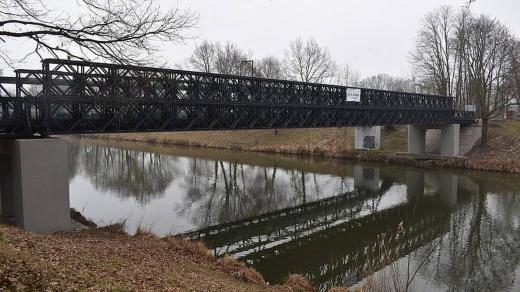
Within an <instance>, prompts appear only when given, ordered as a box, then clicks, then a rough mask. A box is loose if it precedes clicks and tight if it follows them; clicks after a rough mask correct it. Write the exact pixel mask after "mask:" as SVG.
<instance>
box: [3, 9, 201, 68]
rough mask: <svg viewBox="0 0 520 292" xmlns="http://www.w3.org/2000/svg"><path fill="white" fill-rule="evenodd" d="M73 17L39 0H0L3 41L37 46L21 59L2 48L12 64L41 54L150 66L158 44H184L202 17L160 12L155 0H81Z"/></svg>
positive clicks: (178, 11)
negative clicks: (15, 40)
mask: <svg viewBox="0 0 520 292" xmlns="http://www.w3.org/2000/svg"><path fill="white" fill-rule="evenodd" d="M76 5H77V6H76V7H75V8H74V11H75V12H77V13H76V14H75V15H70V14H68V13H66V12H65V11H56V10H55V9H50V8H48V7H47V6H46V3H44V2H43V1H41V0H0V40H2V41H3V42H4V43H5V41H6V40H7V39H9V38H11V39H26V40H29V41H31V42H32V43H33V44H34V48H33V49H32V50H31V51H30V52H29V53H28V54H27V55H26V56H25V57H22V58H20V59H19V60H14V59H12V58H10V57H9V52H8V50H7V48H6V47H5V45H4V47H1V48H0V58H2V59H3V60H4V61H5V62H6V63H7V64H9V65H11V66H12V64H13V63H16V62H17V61H21V60H23V59H25V58H26V57H27V56H29V55H32V54H37V55H38V56H39V57H40V58H44V57H45V56H44V55H46V54H49V55H50V56H53V57H60V56H61V57H64V56H67V57H73V58H78V59H82V60H87V59H90V58H95V59H106V60H110V61H113V62H117V63H125V64H128V63H131V64H148V65H149V64H150V63H152V62H155V61H156V59H155V58H154V57H155V55H156V53H157V51H158V47H157V46H156V42H158V41H173V42H182V41H183V40H185V38H186V37H187V33H188V30H189V29H191V28H193V27H194V25H195V24H196V23H197V20H198V17H197V16H196V15H195V14H193V13H192V12H191V11H189V10H180V9H161V8H160V7H159V6H158V5H157V4H156V3H155V1H153V0H111V1H104V0H78V1H77V2H76Z"/></svg>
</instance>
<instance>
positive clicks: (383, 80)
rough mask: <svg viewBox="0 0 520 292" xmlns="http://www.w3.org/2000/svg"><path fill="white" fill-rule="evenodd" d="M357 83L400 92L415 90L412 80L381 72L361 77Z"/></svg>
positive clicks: (367, 86) (362, 85)
mask: <svg viewBox="0 0 520 292" xmlns="http://www.w3.org/2000/svg"><path fill="white" fill-rule="evenodd" d="M359 85H360V86H361V87H366V88H373V89H379V90H392V91H401V92H413V91H415V90H414V89H415V88H414V86H415V85H414V83H413V81H412V80H410V79H405V78H401V77H393V76H390V75H388V74H382V73H380V74H377V75H373V76H370V77H367V78H364V79H362V80H361V81H360V82H359Z"/></svg>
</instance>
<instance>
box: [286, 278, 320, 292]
mask: <svg viewBox="0 0 520 292" xmlns="http://www.w3.org/2000/svg"><path fill="white" fill-rule="evenodd" d="M283 286H284V287H286V288H288V289H289V290H290V291H293V292H314V291H316V290H314V287H312V284H311V283H310V282H309V281H308V280H307V279H306V278H305V277H303V276H302V275H297V274H292V275H289V277H287V280H285V283H284V284H283Z"/></svg>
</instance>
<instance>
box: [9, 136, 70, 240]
mask: <svg viewBox="0 0 520 292" xmlns="http://www.w3.org/2000/svg"><path fill="white" fill-rule="evenodd" d="M0 184H1V187H0V196H1V198H0V202H1V208H0V210H1V215H2V216H4V217H11V219H12V220H13V221H14V223H15V224H16V225H18V226H20V227H22V228H24V229H25V230H27V231H31V232H37V233H40V232H55V231H66V230H69V229H70V228H71V219H70V203H69V171H68V146H67V144H66V142H65V141H62V140H60V139H53V138H49V139H16V140H15V139H0Z"/></svg>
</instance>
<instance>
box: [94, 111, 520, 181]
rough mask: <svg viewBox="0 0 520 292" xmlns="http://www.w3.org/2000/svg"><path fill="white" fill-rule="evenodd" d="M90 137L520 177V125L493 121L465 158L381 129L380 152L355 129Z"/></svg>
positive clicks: (403, 132)
mask: <svg viewBox="0 0 520 292" xmlns="http://www.w3.org/2000/svg"><path fill="white" fill-rule="evenodd" d="M88 137H89V138H100V139H108V140H120V141H132V142H147V143H156V144H163V145H181V146H194V147H206V148H214V149H229V150H241V151H255V152H265V153H283V154H297V155H310V156H320V157H330V158H340V159H348V160H360V161H373V162H381V163H392V164H396V165H403V166H410V167H421V168H459V169H471V170H481V171H495V172H508V173H520V147H518V146H517V145H519V143H520V121H494V122H492V123H491V126H490V130H489V143H488V146H487V147H480V146H479V147H476V148H475V149H473V150H472V151H470V152H469V153H468V154H467V156H466V157H454V158H451V157H440V156H439V155H409V154H406V153H405V152H406V150H407V131H406V127H397V128H394V129H385V128H383V130H382V134H381V150H380V151H359V150H355V149H353V145H354V142H353V141H354V130H353V128H320V129H281V130H278V131H274V130H244V131H200V132H173V133H164V132H163V133H129V134H103V135H88Z"/></svg>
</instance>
